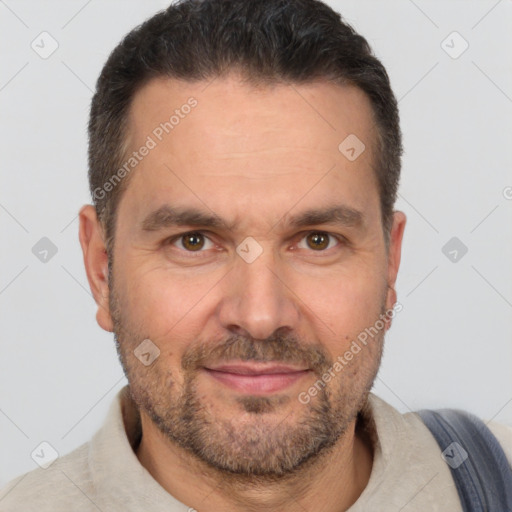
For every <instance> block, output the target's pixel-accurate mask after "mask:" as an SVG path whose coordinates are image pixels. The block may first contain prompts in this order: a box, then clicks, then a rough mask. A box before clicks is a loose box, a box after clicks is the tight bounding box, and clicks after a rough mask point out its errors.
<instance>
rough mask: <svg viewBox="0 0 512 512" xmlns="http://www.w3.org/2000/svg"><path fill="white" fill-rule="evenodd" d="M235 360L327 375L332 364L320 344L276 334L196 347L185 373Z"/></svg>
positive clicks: (184, 365)
mask: <svg viewBox="0 0 512 512" xmlns="http://www.w3.org/2000/svg"><path fill="white" fill-rule="evenodd" d="M232 360H240V361H258V362H273V363H276V362H279V363H288V364H295V365H306V366H308V368H310V369H311V370H313V371H314V372H315V373H317V374H323V373H325V371H326V370H327V369H328V368H329V367H330V366H332V364H333V361H332V360H331V358H330V356H329V354H328V353H327V352H326V350H325V349H324V348H323V347H322V346H321V345H318V344H311V343H304V342H302V341H301V340H299V338H297V337H296V336H295V335H292V334H280V333H275V334H273V335H272V336H270V337H269V338H266V339H258V340H256V339H254V338H251V337H246V336H241V335H233V336H230V337H228V338H227V339H225V340H224V341H222V342H220V343H218V344H215V345H212V344H211V343H208V342H206V343H201V344H198V345H195V346H193V347H191V348H190V349H188V350H187V351H186V352H185V353H184V354H183V357H182V360H181V366H182V369H183V370H184V371H194V370H197V369H199V368H201V367H204V366H207V365H209V364H210V365H211V364H212V363H215V364H219V363H224V362H228V361H232Z"/></svg>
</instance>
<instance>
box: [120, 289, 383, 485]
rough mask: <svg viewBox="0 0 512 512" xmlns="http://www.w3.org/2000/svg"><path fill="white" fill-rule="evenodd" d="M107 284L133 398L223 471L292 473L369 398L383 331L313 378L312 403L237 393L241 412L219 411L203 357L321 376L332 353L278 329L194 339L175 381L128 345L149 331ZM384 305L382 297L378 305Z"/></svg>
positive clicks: (269, 477)
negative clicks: (203, 372)
mask: <svg viewBox="0 0 512 512" xmlns="http://www.w3.org/2000/svg"><path fill="white" fill-rule="evenodd" d="M111 284H112V286H111V293H110V311H111V314H112V319H113V323H114V336H115V341H116V347H117V352H118V356H119V359H120V361H121V364H122V366H123V369H124V372H125V375H126V377H127V379H128V382H129V385H130V392H131V396H132V399H133V400H134V402H135V403H136V405H137V406H138V408H139V410H141V411H144V412H145V413H146V414H147V416H148V417H149V418H150V419H151V420H152V422H153V423H154V424H155V426H156V427H157V428H158V429H159V430H160V431H161V432H162V433H163V434H164V436H166V437H167V439H169V441H170V442H171V443H173V444H175V445H178V446H179V447H181V448H183V449H184V450H185V451H186V452H187V453H189V454H192V455H193V456H194V457H195V459H196V460H197V461H199V462H202V463H204V464H206V465H207V467H208V468H210V469H213V470H214V471H216V472H220V473H222V474H223V475H224V476H226V477H227V476H230V477H231V478H233V477H235V478H240V480H242V479H244V478H249V479H254V478H256V479H258V481H261V480H265V481H273V480H276V479H279V478H281V479H282V478H283V477H285V476H290V477H292V476H293V475H295V474H297V473H298V472H299V471H300V470H302V469H304V468H306V467H308V466H311V465H312V464H315V461H317V460H319V459H320V458H321V456H322V455H326V454H327V453H328V452H329V451H330V449H331V448H333V447H334V446H335V445H336V443H337V441H338V440H339V439H340V437H342V436H343V435H344V434H345V432H346V431H347V429H348V427H349V426H350V425H351V424H352V422H353V420H354V419H355V418H356V416H357V414H358V413H359V411H361V409H362V408H363V407H364V405H365V404H366V401H367V397H368V393H369V392H370V389H371V388H372V386H373V382H374V380H375V378H376V376H377V373H378V369H379V366H380V362H381V357H382V346H383V341H384V331H382V332H381V333H379V336H376V337H375V338H374V339H373V340H372V341H371V342H370V343H369V344H368V345H367V346H366V347H365V348H364V350H363V351H362V353H360V354H358V355H357V357H356V358H354V359H353V360H352V362H351V364H350V365H347V366H346V367H344V368H343V369H342V370H341V371H340V372H338V373H337V374H336V376H335V377H334V378H333V379H332V381H331V382H329V384H328V385H325V386H322V385H320V386H316V387H317V389H318V394H317V395H316V396H314V397H313V398H311V400H310V401H309V403H307V404H303V403H301V402H299V400H298V396H296V395H295V394H292V395H286V394H278V395H271V396H252V395H247V396H239V397H237V399H236V401H237V405H238V406H239V409H240V414H239V415H232V416H231V417H225V416H221V417H219V414H218V412H217V413H215V411H214V410H212V404H211V403H208V401H206V400H202V399H201V396H200V393H199V391H198V388H197V377H198V371H199V368H201V366H202V363H203V362H206V361H208V362H211V361H217V360H221V361H227V360H233V359H240V360H243V361H251V360H252V361H280V362H284V363H292V364H304V363H305V364H307V365H308V366H309V367H310V368H312V369H313V370H314V372H313V373H314V375H315V380H314V382H319V381H321V376H322V375H323V374H324V373H325V372H326V371H327V370H328V369H329V368H332V365H333V362H334V361H332V359H331V358H330V357H329V355H328V354H327V353H326V352H325V349H323V347H322V346H320V345H314V346H312V345H311V344H305V343H302V342H301V341H300V340H298V339H297V338H295V337H293V336H291V335H289V334H279V331H277V332H276V335H275V336H272V337H271V338H268V339H267V340H265V341H261V340H259V341H253V340H251V339H248V338H245V337H240V336H231V337H229V338H228V339H226V340H224V341H223V342H222V343H218V344H216V345H215V346H213V347H212V346H210V344H208V343H202V344H192V345H191V347H190V349H187V351H186V352H185V353H184V355H183V357H182V361H181V363H182V368H181V369H182V372H183V384H182V385H181V386H179V385H178V383H177V381H176V379H175V377H174V376H173V374H172V372H171V370H170V369H169V368H167V367H165V366H164V364H165V361H161V360H160V358H158V359H156V361H155V362H154V363H153V364H152V365H151V366H148V367H146V366H144V365H143V364H141V362H140V361H139V360H138V359H137V358H136V357H135V356H134V354H133V350H134V349H135V348H136V347H137V345H138V344H139V343H140V342H141V341H142V340H144V339H146V338H147V336H146V335H145V333H143V332H141V329H137V328H134V327H132V326H131V325H130V322H129V321H128V320H127V319H126V318H125V317H124V314H123V310H122V308H121V304H120V302H119V299H118V297H117V294H116V290H115V287H114V286H113V283H111ZM384 308H385V306H384V304H382V307H381V309H382V312H383V311H384ZM165 343H172V341H171V340H166V342H165ZM312 384H313V381H311V383H309V382H308V384H307V386H308V387H309V386H311V385H312ZM306 390H307V388H306V389H305V390H302V391H306ZM290 401H295V402H296V404H295V405H294V406H293V409H292V411H293V414H289V415H288V416H284V417H282V418H280V416H279V411H280V408H281V409H282V408H283V407H284V406H286V405H287V404H289V403H290ZM290 416H291V417H290Z"/></svg>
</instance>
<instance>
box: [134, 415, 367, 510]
mask: <svg viewBox="0 0 512 512" xmlns="http://www.w3.org/2000/svg"><path fill="white" fill-rule="evenodd" d="M141 423H142V432H143V435H142V439H141V442H140V444H139V446H138V447H137V449H136V454H137V457H138V459H139V461H140V463H141V464H142V465H143V466H144V467H145V468H146V469H147V470H148V471H149V473H150V474H151V475H152V476H153V478H154V479H155V480H156V481H157V482H158V483H159V484H160V485H161V486H162V487H163V488H164V489H165V490H166V491H167V492H169V493H170V494H171V495H172V496H174V497H175V498H176V499H177V500H179V501H181V502H182V503H184V504H186V505H188V506H190V507H193V508H194V509H196V510H200V511H205V512H206V511H208V510H215V511H216V512H227V511H230V512H233V511H239V510H240V511H242V510H243V511H249V510H258V511H261V512H266V511H269V512H270V511H273V512H303V511H304V510H314V509H315V508H317V506H318V504H319V503H322V511H324V512H343V511H346V510H347V509H348V508H349V507H350V506H352V505H353V504H354V503H355V501H356V500H357V499H358V497H359V496H360V494H361V492H362V491H363V490H364V488H365V487H366V485H367V483H368V480H369V478H370V473H371V469H372V458H373V454H372V446H371V441H370V439H369V437H367V436H366V435H365V434H364V433H363V429H360V428H359V426H358V425H357V423H356V420H354V421H353V422H352V423H351V424H350V425H349V428H348V429H347V430H346V432H345V433H344V435H343V436H342V437H341V438H340V439H339V440H338V442H337V443H336V444H335V445H334V446H333V447H332V448H330V449H328V450H325V451H324V452H322V453H321V454H319V455H318V456H317V457H315V458H313V459H310V460H309V461H308V462H307V463H306V464H304V465H303V466H301V467H300V468H299V469H298V470H297V471H296V472H295V473H293V474H291V475H287V476H284V477H273V478H268V477H259V476H258V477H257V476H254V475H253V476H243V475H235V474H229V473H228V474H226V473H224V472H222V473H221V472H219V471H218V470H215V469H212V468H210V467H209V466H206V464H204V463H203V462H202V461H200V460H198V459H197V458H196V457H195V456H193V455H191V454H189V453H188V452H186V451H185V450H183V449H182V448H180V447H179V446H176V445H175V444H174V443H172V442H171V441H169V440H168V439H167V438H166V437H165V436H164V435H163V434H162V433H161V432H160V431H159V430H158V429H157V428H156V427H155V425H154V424H153V423H152V422H151V420H150V419H149V418H148V417H147V416H145V415H144V414H143V413H142V414H141Z"/></svg>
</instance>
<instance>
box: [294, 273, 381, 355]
mask: <svg viewBox="0 0 512 512" xmlns="http://www.w3.org/2000/svg"><path fill="white" fill-rule="evenodd" d="M296 286H297V287H296V288H295V290H297V291H296V293H297V296H298V297H300V298H301V300H302V301H303V303H304V305H305V306H304V307H303V311H304V313H305V314H307V315H308V316H309V318H310V321H311V322H313V323H314V324H315V325H317V327H318V330H320V331H321V332H325V335H326V336H327V338H330V339H332V340H333V342H332V343H333V344H335V346H336V350H337V351H339V350H340V349H341V348H342V346H343V345H344V344H345V343H349V342H350V340H351V339H353V337H356V336H357V335H358V334H359V333H360V332H361V331H363V330H364V329H365V328H367V327H369V326H371V325H373V324H374V323H375V321H376V320H377V319H378V318H379V315H380V314H381V312H382V308H383V306H384V301H385V291H386V286H385V281H384V278H383V276H382V274H380V273H378V272H377V271H373V272H370V271H369V270H368V269H366V270H365V271H364V272H361V271H356V270H355V269H352V270H351V271H347V272H338V273H336V274H333V273H331V274H330V275H329V276H324V277H323V278H320V277H319V276H316V277H315V278H314V279H311V280H310V279H308V278H306V277H304V276H302V278H301V279H300V280H299V281H297V285H296ZM342 340H343V341H342ZM340 344H341V345H342V346H341V347H340Z"/></svg>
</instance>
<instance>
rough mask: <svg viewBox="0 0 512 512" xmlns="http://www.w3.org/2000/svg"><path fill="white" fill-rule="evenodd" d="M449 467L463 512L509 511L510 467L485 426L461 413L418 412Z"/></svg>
mask: <svg viewBox="0 0 512 512" xmlns="http://www.w3.org/2000/svg"><path fill="white" fill-rule="evenodd" d="M418 414H419V416H420V417H421V419H422V420H423V422H424V423H425V425H426V426H427V427H428V428H429V430H430V431H431V432H432V435H433V436H434V438H435V439H436V440H437V442H438V444H439V446H440V447H441V450H442V452H443V459H444V460H445V461H446V463H447V464H448V465H449V466H450V469H451V473H452V476H453V479H454V481H455V485H456V487H457V491H458V493H459V497H460V501H461V505H462V509H463V510H464V512H512V468H511V466H510V464H509V463H508V461H507V457H506V455H505V453H504V452H503V448H502V447H501V445H500V444H499V442H498V440H497V439H496V437H495V436H494V435H493V433H492V432H491V431H490V430H489V429H488V428H487V426H486V425H485V423H484V422H483V421H482V420H480V419H479V418H477V417H476V416H473V415H472V414H469V413H467V412H465V411H457V410H453V409H440V410H437V411H430V410H422V411H418Z"/></svg>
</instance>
